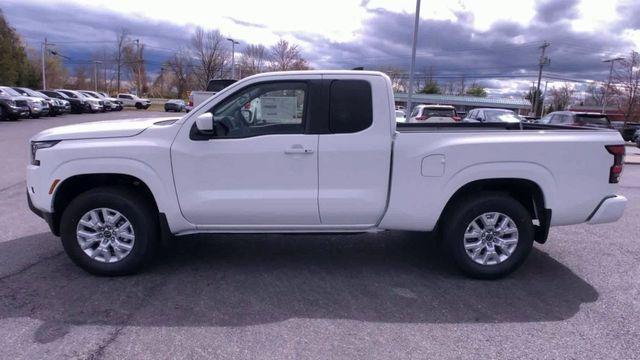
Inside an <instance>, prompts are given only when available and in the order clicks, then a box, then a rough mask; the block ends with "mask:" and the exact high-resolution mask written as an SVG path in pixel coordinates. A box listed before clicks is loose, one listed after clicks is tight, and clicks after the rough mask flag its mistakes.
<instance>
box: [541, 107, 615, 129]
mask: <svg viewBox="0 0 640 360" xmlns="http://www.w3.org/2000/svg"><path fill="white" fill-rule="evenodd" d="M539 123H541V124H550V125H567V126H582V127H594V128H600V129H613V128H614V127H613V125H612V124H611V121H610V120H609V118H608V117H607V115H604V114H598V113H585V112H576V111H554V112H552V113H550V114H549V115H547V116H545V117H543V118H542V119H540V121H539Z"/></svg>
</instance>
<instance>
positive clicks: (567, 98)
mask: <svg viewBox="0 0 640 360" xmlns="http://www.w3.org/2000/svg"><path fill="white" fill-rule="evenodd" d="M573 94H574V90H573V88H572V87H571V86H570V85H569V84H567V83H564V84H563V85H562V86H560V87H558V88H556V87H553V88H551V89H550V90H549V95H550V97H551V105H552V106H553V108H554V109H555V110H556V111H558V110H564V109H566V107H567V106H569V105H570V104H571V102H572V101H573Z"/></svg>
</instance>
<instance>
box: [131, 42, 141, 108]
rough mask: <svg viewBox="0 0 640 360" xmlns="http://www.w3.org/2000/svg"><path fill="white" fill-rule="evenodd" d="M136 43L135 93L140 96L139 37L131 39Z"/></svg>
mask: <svg viewBox="0 0 640 360" xmlns="http://www.w3.org/2000/svg"><path fill="white" fill-rule="evenodd" d="M133 41H135V43H136V58H137V59H136V62H137V63H138V66H137V68H138V69H137V70H138V76H137V79H136V95H138V96H142V95H141V94H140V83H141V81H142V80H141V79H140V68H141V67H142V57H141V56H140V39H135V40H133Z"/></svg>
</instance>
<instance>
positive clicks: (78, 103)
mask: <svg viewBox="0 0 640 360" xmlns="http://www.w3.org/2000/svg"><path fill="white" fill-rule="evenodd" d="M40 92H41V93H43V94H45V95H47V96H50V97H52V98H56V99H62V100H66V101H68V102H69V105H70V106H71V113H74V114H82V113H83V112H84V111H85V108H86V105H85V103H84V99H80V98H72V97H70V96H68V95H67V94H64V93H62V92H60V91H53V90H41V91H40Z"/></svg>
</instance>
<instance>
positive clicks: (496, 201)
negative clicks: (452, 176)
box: [442, 193, 534, 279]
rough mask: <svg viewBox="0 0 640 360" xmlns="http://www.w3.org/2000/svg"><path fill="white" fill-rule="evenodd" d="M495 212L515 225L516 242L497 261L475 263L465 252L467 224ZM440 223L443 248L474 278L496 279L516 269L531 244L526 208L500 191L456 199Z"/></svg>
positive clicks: (528, 216) (529, 217) (531, 227)
mask: <svg viewBox="0 0 640 360" xmlns="http://www.w3.org/2000/svg"><path fill="white" fill-rule="evenodd" d="M487 212H499V213H502V214H505V215H507V216H508V217H510V218H511V219H512V220H513V222H514V223H515V225H516V227H517V229H518V243H517V245H516V247H515V250H513V252H512V253H511V255H510V256H509V257H508V258H507V259H506V260H504V261H503V262H500V263H498V264H494V265H483V264H479V263H476V262H475V261H473V260H472V259H471V257H470V256H469V255H468V254H467V251H466V249H465V247H464V241H465V240H464V236H465V232H466V230H467V227H468V226H469V225H470V224H471V222H472V221H473V220H474V219H476V218H477V217H478V216H480V215H482V214H484V213H487ZM443 220H444V223H443V224H442V235H443V239H442V240H443V241H444V244H443V245H444V248H445V249H446V251H447V252H448V254H449V256H450V257H451V258H452V259H453V261H454V262H455V264H456V265H457V266H458V268H459V269H460V270H462V272H464V273H465V274H466V275H468V276H470V277H473V278H478V279H496V278H500V277H503V276H506V275H508V274H510V273H511V272H513V271H514V270H516V269H517V268H518V267H519V266H520V265H521V264H522V263H523V262H524V261H525V260H526V258H527V256H528V255H529V253H530V252H531V248H532V247H533V237H534V228H533V223H532V219H531V215H530V214H529V211H527V209H525V208H524V206H522V204H521V203H520V202H518V201H517V200H515V199H513V198H512V197H510V196H508V195H506V194H502V193H483V194H479V195H475V196H472V197H467V198H465V199H464V200H459V201H458V202H457V203H456V204H454V205H453V206H452V208H451V209H448V210H447V213H446V214H445V218H444V219H443Z"/></svg>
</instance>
